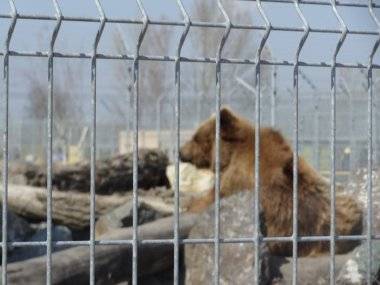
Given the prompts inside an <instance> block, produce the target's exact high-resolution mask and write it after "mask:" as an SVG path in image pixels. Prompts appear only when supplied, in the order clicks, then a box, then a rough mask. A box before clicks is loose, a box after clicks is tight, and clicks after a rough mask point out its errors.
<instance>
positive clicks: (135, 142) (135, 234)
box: [132, 0, 149, 285]
mask: <svg viewBox="0 0 380 285" xmlns="http://www.w3.org/2000/svg"><path fill="white" fill-rule="evenodd" d="M136 2H137V5H138V7H139V10H140V13H141V15H142V22H143V24H142V28H141V31H140V34H139V37H138V40H137V45H136V54H135V57H134V59H133V90H134V95H135V96H134V97H135V98H134V102H133V115H134V116H133V117H134V120H133V194H132V196H133V198H132V199H133V210H132V212H133V219H132V220H133V221H132V226H133V236H132V285H137V277H138V276H137V274H138V272H137V262H138V260H137V254H138V175H139V174H138V159H139V158H138V155H139V154H138V150H139V59H140V48H141V45H142V42H143V40H144V36H145V33H146V31H147V29H148V24H149V19H148V15H147V14H146V11H145V9H144V6H143V4H142V2H141V0H136Z"/></svg>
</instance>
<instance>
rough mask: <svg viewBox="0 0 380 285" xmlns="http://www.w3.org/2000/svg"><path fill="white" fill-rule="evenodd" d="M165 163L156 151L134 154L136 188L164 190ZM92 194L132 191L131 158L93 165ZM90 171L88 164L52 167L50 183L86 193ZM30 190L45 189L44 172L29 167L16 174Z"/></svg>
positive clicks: (164, 159)
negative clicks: (20, 175) (136, 170)
mask: <svg viewBox="0 0 380 285" xmlns="http://www.w3.org/2000/svg"><path fill="white" fill-rule="evenodd" d="M168 163H169V161H168V158H167V156H166V154H165V153H163V152H161V151H157V150H147V149H141V150H139V153H138V187H139V189H150V188H152V187H156V186H167V185H168V180H167V178H166V174H165V171H166V167H167V165H168ZM95 167H96V177H95V184H96V193H97V194H112V193H114V192H125V191H128V190H131V189H132V185H133V155H132V154H126V155H119V156H116V157H113V158H111V159H107V160H101V161H97V162H96V165H95ZM90 171H91V166H90V164H89V163H88V162H86V163H80V164H76V165H69V166H54V169H53V177H52V182H53V186H54V188H56V189H58V190H65V191H66V190H75V191H80V192H89V191H90V182H91V179H90ZM20 172H23V173H22V174H23V175H24V176H25V178H26V183H27V184H28V185H31V186H38V187H45V186H46V169H44V168H43V169H42V168H41V167H37V166H34V165H29V166H27V167H24V169H22V170H20Z"/></svg>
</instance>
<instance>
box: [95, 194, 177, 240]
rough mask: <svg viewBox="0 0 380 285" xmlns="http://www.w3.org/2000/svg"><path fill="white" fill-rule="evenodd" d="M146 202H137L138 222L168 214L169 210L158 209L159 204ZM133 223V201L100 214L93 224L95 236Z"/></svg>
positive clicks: (140, 223)
mask: <svg viewBox="0 0 380 285" xmlns="http://www.w3.org/2000/svg"><path fill="white" fill-rule="evenodd" d="M155 206H156V205H154V204H153V206H152V204H148V203H146V202H144V201H141V199H139V204H138V224H139V225H142V224H145V223H147V222H151V221H154V220H156V219H159V218H162V217H166V216H168V215H170V214H171V213H172V212H171V211H169V212H168V211H160V210H159V209H161V208H159V206H157V207H155ZM132 224H133V201H129V202H127V203H126V204H124V205H122V206H120V207H118V208H116V209H114V210H112V211H110V212H109V213H107V214H105V215H103V216H101V217H100V218H99V219H98V221H97V222H96V225H95V235H96V237H99V236H101V235H102V234H104V233H106V232H108V231H111V230H113V229H118V228H124V227H130V226H132Z"/></svg>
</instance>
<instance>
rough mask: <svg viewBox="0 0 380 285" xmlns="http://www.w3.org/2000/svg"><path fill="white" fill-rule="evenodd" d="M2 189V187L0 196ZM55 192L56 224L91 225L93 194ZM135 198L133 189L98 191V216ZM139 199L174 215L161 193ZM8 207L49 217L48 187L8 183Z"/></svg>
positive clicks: (31, 216) (32, 216) (27, 214)
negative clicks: (131, 193)
mask: <svg viewBox="0 0 380 285" xmlns="http://www.w3.org/2000/svg"><path fill="white" fill-rule="evenodd" d="M2 193H3V191H2V190H1V191H0V197H2ZM52 196H53V197H52V207H53V211H52V218H53V221H54V222H55V223H56V224H61V225H65V226H68V227H69V228H71V229H74V230H81V229H84V228H86V227H88V226H89V224H90V195H89V194H88V193H79V192H74V191H67V192H62V191H55V190H53V193H52ZM0 200H1V199H0ZM131 200H132V196H131V195H130V194H129V193H128V194H123V195H121V194H113V195H96V196H95V203H96V206H95V217H96V218H97V217H99V216H101V215H104V214H106V213H108V212H110V211H111V210H113V209H115V208H117V207H119V206H121V205H123V204H125V203H128V202H131ZM139 201H140V202H143V203H144V204H146V205H148V206H149V207H150V208H151V209H153V210H155V211H157V212H158V213H162V214H163V215H170V214H171V213H172V212H173V205H171V204H167V203H165V202H164V201H163V200H162V199H160V198H159V197H149V196H147V197H139ZM1 202H2V200H1V201H0V203H1ZM8 207H9V209H10V210H11V211H12V212H14V213H15V214H18V215H20V216H22V217H25V218H27V219H37V220H46V207H47V192H46V189H45V188H40V187H33V186H27V185H13V184H10V185H8Z"/></svg>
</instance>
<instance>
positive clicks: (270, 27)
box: [0, 0, 380, 285]
mask: <svg viewBox="0 0 380 285" xmlns="http://www.w3.org/2000/svg"><path fill="white" fill-rule="evenodd" d="M94 2H95V4H96V8H97V11H98V13H99V16H98V17H76V16H65V15H64V14H63V13H62V11H61V8H60V3H59V2H58V1H57V0H52V3H53V5H54V9H55V16H49V15H36V14H23V13H20V12H19V11H18V9H17V6H16V2H15V1H14V0H9V1H8V3H9V7H10V13H1V14H0V19H6V20H8V21H9V24H8V26H7V33H6V37H5V42H4V48H3V50H2V51H1V53H0V55H1V56H2V59H3V63H2V65H3V85H4V88H3V90H2V93H1V94H2V104H3V108H4V112H3V114H2V117H3V120H4V124H3V127H4V128H3V172H2V173H3V203H2V205H3V207H2V213H3V215H2V233H3V234H2V242H1V246H2V284H4V285H5V284H7V249H8V247H9V246H19V247H20V246H32V245H43V246H46V249H47V254H46V266H47V270H46V283H47V284H51V283H52V247H53V246H64V245H67V244H69V245H75V244H77V245H85V246H89V248H90V260H91V262H90V268H89V272H90V275H89V276H90V284H95V282H96V280H95V262H96V260H95V250H96V245H112V244H127V245H130V246H132V248H133V257H132V258H133V270H132V272H133V274H132V278H131V279H132V284H137V280H138V279H137V278H138V249H139V244H140V243H142V242H144V243H151V244H164V243H166V244H171V245H173V247H174V271H173V272H174V284H178V282H179V274H180V271H179V253H180V245H182V244H188V243H201V242H206V243H211V244H214V253H215V255H214V275H213V276H214V280H213V283H214V284H218V283H219V269H220V267H219V265H220V262H219V259H220V256H219V250H220V244H221V243H223V242H227V241H222V240H221V238H220V221H219V208H220V196H219V193H220V178H221V176H220V108H221V104H222V96H223V95H224V94H222V81H223V82H225V81H228V80H231V79H230V78H224V77H223V76H222V66H227V65H231V64H236V65H246V66H248V67H249V68H251V70H252V72H253V75H254V76H252V78H251V80H252V81H251V82H252V86H251V87H252V90H251V91H252V94H253V95H254V96H255V97H254V99H255V100H254V101H255V104H254V105H252V107H253V106H254V108H252V109H251V110H249V114H250V116H251V117H252V119H253V121H254V122H255V125H256V128H255V132H256V133H255V146H256V148H255V161H256V165H257V167H256V168H255V173H254V176H255V192H254V193H255V204H254V205H252V206H253V207H254V209H255V224H256V225H259V224H260V221H259V210H260V204H259V201H260V199H259V197H260V176H259V167H260V165H259V161H260V151H259V145H260V144H259V142H260V132H259V128H260V126H261V124H262V115H263V113H262V112H263V111H262V106H261V100H262V99H263V97H262V94H263V93H264V90H263V82H262V76H261V75H262V73H263V69H264V68H265V67H266V66H271V67H273V66H274V67H276V68H290V69H291V70H292V84H291V86H292V88H291V90H290V93H291V96H288V99H287V100H292V101H288V104H289V106H291V107H292V108H293V109H292V112H291V113H292V120H291V121H287V122H286V125H287V126H292V140H291V141H292V143H293V147H294V173H297V168H298V156H299V152H300V146H299V141H300V138H299V137H300V133H299V125H300V116H299V105H300V101H301V96H300V87H299V86H300V81H301V80H305V78H303V77H301V70H300V69H301V68H302V67H313V68H324V69H326V68H327V69H329V79H330V92H329V94H328V97H327V98H328V102H329V110H328V111H329V116H330V118H331V122H330V127H329V134H328V137H326V138H325V139H326V140H325V143H328V144H329V158H330V159H331V163H330V169H329V174H330V179H331V191H330V195H331V209H332V214H331V231H330V235H328V236H318V237H314V236H310V237H302V238H300V237H299V235H298V227H297V215H298V205H297V201H298V180H297V179H298V177H297V175H294V179H293V181H294V185H293V199H294V200H293V201H294V203H293V234H292V236H290V237H275V238H273V237H272V238H271V237H262V236H261V233H260V230H259V227H256V230H255V234H254V236H252V238H251V239H247V240H239V239H237V240H239V242H249V243H254V245H255V264H260V262H259V258H260V244H261V243H263V242H268V241H283V242H289V241H290V242H292V244H293V284H296V283H297V244H298V242H300V241H329V242H330V245H331V247H330V284H334V283H335V273H336V272H335V242H336V241H337V240H362V241H364V242H366V243H367V246H368V258H367V265H368V269H369V270H368V275H367V282H368V284H372V280H371V274H370V268H372V264H371V262H372V241H374V240H375V239H380V236H379V235H375V234H374V233H373V232H372V207H371V203H372V177H371V175H368V192H367V197H368V199H367V201H368V205H369V206H368V209H367V221H366V223H367V232H366V233H365V234H363V235H360V236H337V235H336V228H335V192H336V189H335V188H336V165H337V114H336V110H337V98H336V97H337V92H339V88H340V87H339V82H337V70H338V69H344V68H348V69H360V70H365V76H366V79H367V83H366V86H365V88H366V93H367V98H366V100H365V101H367V108H366V112H365V114H363V115H366V119H367V127H366V140H365V142H366V148H365V149H366V151H367V155H366V158H367V159H366V167H367V168H368V173H372V170H373V168H374V141H375V139H376V142H377V140H378V137H379V133H380V132H379V130H377V135H376V136H374V133H375V129H374V121H376V120H378V119H376V118H375V115H376V114H375V112H374V111H373V109H374V105H375V104H374V102H375V100H376V99H375V94H374V91H373V90H374V81H373V73H374V70H376V69H379V68H380V65H378V64H374V62H373V61H374V57H375V54H376V52H377V50H378V46H379V43H380V21H379V19H378V18H377V16H376V14H375V10H376V9H379V8H380V5H379V4H376V3H373V1H371V0H369V1H367V3H364V1H336V0H330V1H322V0H310V1H306V0H294V1H291V0H261V1H260V0H257V1H251V4H252V5H255V7H256V8H257V10H258V12H259V15H260V17H261V20H262V21H263V23H264V24H258V25H256V24H255V25H243V24H235V23H234V22H233V21H232V20H230V15H229V13H228V12H227V10H226V9H225V4H224V3H223V2H222V1H221V0H219V1H217V2H216V3H215V9H218V11H219V12H220V13H221V15H222V17H223V21H222V22H207V21H195V20H192V19H191V17H190V16H189V13H188V11H187V8H186V7H185V5H184V4H183V3H182V1H181V0H176V1H175V3H176V5H177V7H178V9H179V11H180V13H181V16H182V20H153V19H151V18H150V15H149V14H148V12H147V10H146V9H145V7H144V3H143V1H142V0H136V3H137V5H138V9H139V11H140V13H141V18H139V19H125V18H110V17H108V16H107V14H106V13H105V10H104V9H103V8H102V4H101V2H100V0H94ZM266 4H271V5H272V7H273V6H274V5H279V4H287V5H291V6H292V7H293V8H294V9H295V11H296V15H297V17H298V18H299V20H300V21H301V23H302V26H300V27H291V26H277V25H274V24H273V23H272V21H271V19H270V17H269V16H268V11H267V9H268V10H269V8H268V7H269V6H265V5H266ZM319 6H321V7H327V8H329V9H331V10H332V12H333V14H334V16H335V18H336V20H337V21H338V23H339V28H312V27H311V25H309V22H308V19H307V17H306V16H305V15H304V12H303V9H304V8H306V7H308V8H309V7H319ZM342 8H350V9H353V10H355V9H368V13H369V14H368V15H369V17H370V18H371V20H373V22H374V23H375V25H376V30H367V29H351V28H348V26H347V24H346V23H345V21H344V20H343V18H342V16H341V11H340V9H342ZM321 16H322V15H321ZM25 19H28V20H32V21H50V22H52V23H54V25H55V26H54V29H53V33H52V34H51V38H50V44H49V49H48V51H44V50H36V51H30V52H24V51H16V50H12V49H11V48H10V43H11V40H12V37H13V36H14V31H15V27H16V24H17V22H18V21H20V20H25ZM66 22H86V23H96V24H98V28H97V33H96V36H95V38H94V39H93V45H92V52H90V53H75V52H66V53H62V52H56V50H55V43H56V40H57V37H58V35H59V33H60V30H61V26H62V25H63V24H64V23H66ZM107 24H131V25H132V24H133V25H138V26H139V27H140V28H141V29H140V31H139V33H138V37H137V39H136V42H134V44H135V53H133V54H116V53H112V54H111V53H100V52H99V51H98V47H99V43H100V40H101V38H102V35H103V32H104V30H105V26H106V25H107ZM150 26H168V27H173V28H175V27H179V28H181V29H182V31H181V34H180V37H179V41H178V44H177V46H176V51H175V55H174V56H170V55H163V56H162V55H148V54H143V53H142V52H141V46H142V44H143V42H144V37H145V35H146V32H147V29H148V27H150ZM193 27H197V28H215V29H219V30H222V31H223V35H222V37H221V40H220V42H219V44H218V47H217V53H216V55H215V56H213V57H199V56H198V57H197V56H194V57H184V56H183V55H182V50H183V47H184V44H185V42H186V39H187V37H188V34H189V31H190V29H191V28H193ZM235 30H238V31H247V32H248V31H252V30H253V31H260V32H262V37H261V38H260V40H259V41H258V48H257V51H256V53H255V56H254V58H232V57H225V56H224V55H223V54H224V53H223V52H224V50H225V46H226V42H227V41H228V39H229V36H230V34H231V32H232V31H235ZM272 32H292V33H299V34H301V35H302V36H301V38H300V39H299V41H298V44H297V48H296V50H294V54H293V58H294V59H293V60H292V61H287V60H283V61H282V60H274V59H271V60H267V59H263V57H262V55H263V51H264V48H265V45H266V44H267V41H268V39H269V37H270V35H271V33H272ZM316 33H317V34H328V35H336V36H338V37H339V40H338V42H337V44H336V46H335V48H334V52H333V56H332V58H331V59H330V61H329V62H317V61H315V62H312V61H302V60H301V59H300V55H301V53H302V51H303V49H304V46H305V43H306V41H307V40H308V38H309V36H310V35H312V34H316ZM350 35H365V36H371V37H373V38H374V43H373V44H372V45H371V50H370V53H369V54H368V61H367V62H359V63H352V62H351V63H350V62H346V61H339V54H340V51H341V48H342V46H343V44H344V43H345V40H346V38H347V37H348V36H350ZM15 57H37V58H46V59H47V63H46V64H47V68H48V69H47V71H48V72H47V79H48V90H49V93H48V104H47V107H48V116H47V120H46V125H45V130H46V132H45V134H46V137H45V141H46V150H47V155H46V162H47V178H48V179H47V181H48V182H47V191H48V194H49V195H48V200H47V217H48V219H47V229H48V231H47V239H46V241H44V242H38V243H37V242H9V241H8V240H7V227H8V226H7V212H8V207H7V191H8V164H9V126H10V123H9V117H10V112H9V100H10V96H12V90H11V89H10V87H9V86H10V77H11V76H10V75H11V73H10V67H11V64H10V59H11V58H15ZM58 58H60V59H73V58H76V59H88V60H89V61H90V62H91V68H90V70H88V72H90V73H91V92H92V99H91V108H90V110H91V118H90V124H89V129H90V161H91V189H90V194H91V223H90V225H91V226H90V240H88V241H82V242H59V241H58V242H53V241H52V163H53V117H54V110H53V98H54V75H55V68H54V62H55V60H57V59H58ZM99 60H121V61H128V62H131V63H132V65H131V66H132V90H131V91H132V95H133V96H132V99H133V100H132V105H131V106H132V109H131V113H130V114H129V115H130V116H129V118H131V120H132V122H133V125H132V129H131V132H132V134H133V136H132V142H133V144H132V150H133V178H134V183H133V203H134V207H133V229H134V231H133V239H131V240H122V241H104V240H103V241H100V240H95V186H96V185H95V173H96V168H95V161H96V158H97V139H96V138H97V130H98V125H97V95H98V90H97V81H98V73H97V70H98V62H99ZM145 61H150V62H153V61H154V62H171V63H172V64H174V67H173V69H172V70H171V76H172V78H174V93H175V94H174V96H171V98H169V97H168V98H166V100H169V101H170V102H171V104H172V109H171V110H172V111H173V113H172V115H173V118H174V120H173V128H174V136H173V137H172V139H173V141H172V144H173V146H174V148H173V153H174V157H173V159H174V163H175V166H176V167H175V173H176V183H175V211H174V217H175V223H174V228H173V233H174V236H173V239H169V240H145V241H143V240H140V239H139V236H138V216H137V215H138V183H137V181H138V164H137V163H138V150H139V147H138V146H139V141H140V126H139V120H140V116H139V115H140V113H141V112H142V108H141V106H140V105H139V95H140V81H141V80H142V78H141V73H140V65H141V63H142V62H145ZM185 63H186V64H188V63H192V64H195V63H203V64H210V65H214V66H215V74H214V76H215V86H214V87H213V92H214V97H212V101H210V102H211V103H212V106H213V110H214V111H215V112H216V122H217V123H216V130H215V132H216V136H217V140H216V158H215V160H216V163H215V165H216V172H215V174H216V183H215V190H216V201H215V227H214V230H215V237H214V238H213V239H204V240H196V241H195V240H190V239H180V237H179V215H180V213H179V163H180V159H179V147H180V143H181V134H182V132H181V113H182V112H183V110H182V108H181V106H182V105H181V90H182V89H181V83H182V82H183V78H182V75H183V73H182V67H183V64H185ZM272 93H273V94H276V93H278V91H277V90H276V88H273V89H272ZM365 101H363V102H365ZM157 102H158V103H157V105H156V109H157V115H159V114H160V113H161V109H160V108H161V107H160V104H161V103H162V102H164V100H163V99H162V100H161V99H160V100H158V101H157ZM270 102H271V104H272V103H274V101H270ZM203 103H204V102H203ZM203 103H202V101H201V104H203ZM248 109H249V108H248ZM271 112H272V116H271V120H272V121H273V120H274V116H275V115H276V114H278V111H276V109H272V111H271ZM349 113H351V114H352V113H353V111H352V110H350V111H349ZM252 114H254V118H253V115H252ZM374 118H375V119H374ZM160 121H161V118H159V119H157V120H156V124H157V125H156V126H155V127H156V128H157V129H158V128H161V127H162V126H160V125H159V124H160ZM318 121H319V119H318V117H317V119H316V122H318ZM194 125H195V124H194ZM377 128H378V125H377ZM126 129H127V128H126ZM158 133H159V132H158ZM347 140H350V137H348V138H347ZM310 141H311V142H313V141H314V138H312V137H311V138H310ZM228 242H235V240H234V239H231V240H229V241H228ZM252 282H254V283H255V284H259V283H260V268H259V266H256V267H255V280H252Z"/></svg>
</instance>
